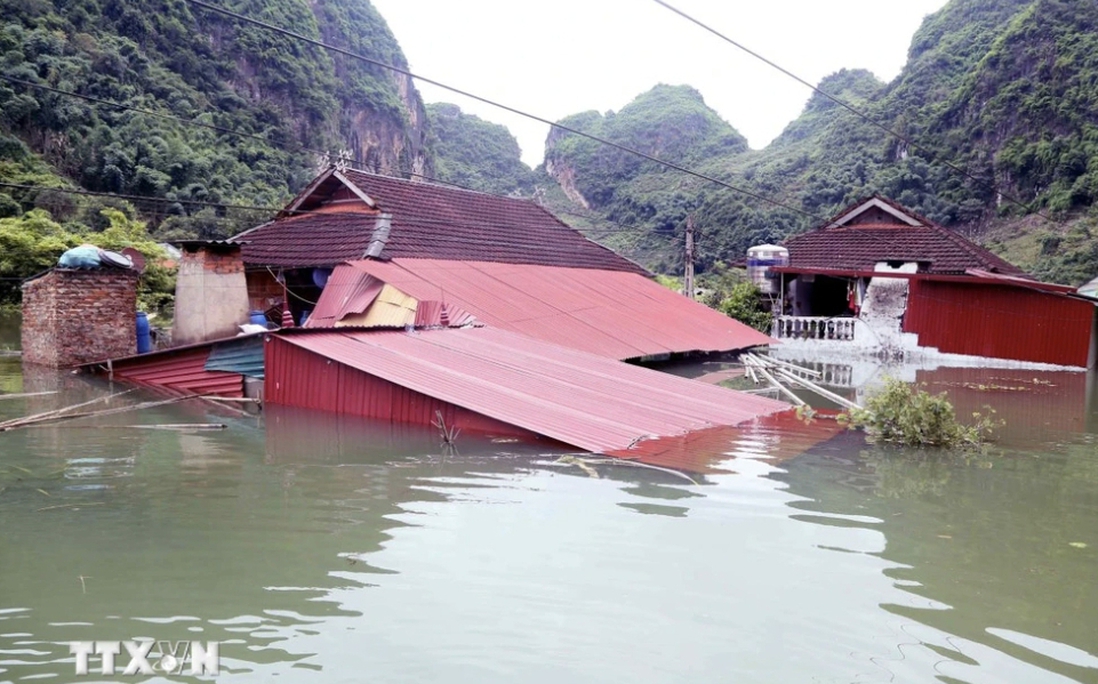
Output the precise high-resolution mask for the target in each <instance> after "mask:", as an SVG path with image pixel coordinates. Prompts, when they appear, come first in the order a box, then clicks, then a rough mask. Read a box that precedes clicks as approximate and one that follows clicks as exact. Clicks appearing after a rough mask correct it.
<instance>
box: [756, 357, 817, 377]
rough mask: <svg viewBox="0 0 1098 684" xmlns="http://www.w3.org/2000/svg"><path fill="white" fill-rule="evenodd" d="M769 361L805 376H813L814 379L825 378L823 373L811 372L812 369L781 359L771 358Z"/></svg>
mask: <svg viewBox="0 0 1098 684" xmlns="http://www.w3.org/2000/svg"><path fill="white" fill-rule="evenodd" d="M768 360H769V361H770V363H772V364H774V365H777V366H784V367H785V368H789V369H792V370H794V371H796V372H798V373H802V374H804V375H811V376H812V377H814V378H822V377H823V373H821V372H820V371H817V370H811V369H808V368H804V367H802V366H798V365H796V364H794V363H789V362H787V361H782V360H780V359H775V358H773V357H771V358H769V359H768Z"/></svg>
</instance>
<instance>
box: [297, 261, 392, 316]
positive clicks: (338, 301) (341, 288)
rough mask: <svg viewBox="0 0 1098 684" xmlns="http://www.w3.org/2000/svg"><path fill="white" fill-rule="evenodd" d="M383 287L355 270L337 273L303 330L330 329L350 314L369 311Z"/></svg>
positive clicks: (325, 287) (340, 269)
mask: <svg viewBox="0 0 1098 684" xmlns="http://www.w3.org/2000/svg"><path fill="white" fill-rule="evenodd" d="M384 286H385V283H383V282H381V281H380V280H377V279H376V278H371V277H369V276H367V277H363V276H362V274H361V273H359V272H357V271H354V270H352V269H349V268H337V269H335V271H333V272H332V274H331V276H329V277H328V284H327V285H325V286H324V296H323V297H321V298H320V300H319V301H317V303H316V308H315V309H313V312H312V313H311V314H309V319H308V320H307V321H305V325H304V326H303V327H306V328H331V327H334V326H335V324H336V323H337V322H338V321H339V320H340V319H342V318H343V317H344V316H347V315H348V314H360V313H362V312H364V311H366V309H367V308H369V306H370V305H371V304H373V302H374V300H375V299H377V296H378V294H379V293H380V292H381V288H382V287H384Z"/></svg>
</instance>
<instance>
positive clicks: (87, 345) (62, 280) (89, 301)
mask: <svg viewBox="0 0 1098 684" xmlns="http://www.w3.org/2000/svg"><path fill="white" fill-rule="evenodd" d="M136 316H137V274H136V273H135V272H133V271H120V270H114V269H103V270H97V271H70V270H63V269H56V270H53V271H51V272H50V273H48V274H47V275H45V276H43V277H41V278H38V279H36V280H32V281H30V282H29V283H25V284H24V285H23V326H22V337H23V341H22V344H23V361H24V362H26V363H34V364H41V365H44V366H55V367H67V366H75V365H78V364H81V363H87V362H89V361H99V360H102V359H109V358H119V357H122V356H131V355H133V354H136V353H137V335H136V325H137V323H136Z"/></svg>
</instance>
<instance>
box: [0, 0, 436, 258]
mask: <svg viewBox="0 0 1098 684" xmlns="http://www.w3.org/2000/svg"><path fill="white" fill-rule="evenodd" d="M219 4H221V5H223V6H224V7H226V8H228V9H231V10H235V11H238V12H241V13H243V14H246V15H249V16H253V17H256V18H258V19H261V20H263V21H267V22H270V23H273V24H276V25H279V26H285V27H289V28H291V29H293V30H294V31H297V32H299V33H303V34H305V35H306V36H309V37H313V38H317V39H322V40H324V41H326V42H329V43H333V44H335V45H337V46H339V47H342V48H345V49H347V50H350V51H353V52H357V53H361V54H364V55H367V56H369V57H372V58H374V59H377V60H381V61H384V62H390V63H394V64H397V65H399V66H405V64H406V61H405V58H404V56H403V54H402V53H401V50H400V47H399V45H398V44H397V42H396V40H395V39H394V37H393V35H392V33H391V32H390V31H389V28H388V26H387V25H386V23H385V21H384V19H382V17H381V16H380V15H379V14H378V13H377V11H376V10H375V9H374V8H373V6H372V5H370V3H369V1H368V0H341V1H339V2H335V1H334V0H310V1H308V2H306V1H305V0H266V1H264V2H258V1H257V0H227V1H226V2H224V3H219ZM0 17H2V19H0V22H2V23H0V64H2V75H3V76H6V77H7V78H6V79H2V78H0V182H7V183H17V184H36V185H37V184H47V185H57V186H64V185H68V186H78V187H81V188H84V189H86V190H90V191H99V192H107V193H122V194H129V195H137V196H141V197H151V198H162V199H167V200H172V201H173V202H166V203H152V202H137V203H136V204H137V209H138V212H137V213H138V214H139V215H140V217H141V218H143V219H146V220H149V221H150V222H151V226H150V227H151V228H152V229H154V230H157V231H159V232H160V233H161V234H170V235H175V236H183V235H198V236H207V237H212V236H219V235H226V234H228V233H230V232H233V231H234V230H236V229H237V228H239V227H241V226H246V225H249V224H253V223H254V222H255V221H256V220H257V216H258V215H257V214H256V212H245V211H242V210H238V211H231V210H224V209H216V210H215V209H210V208H204V207H202V206H201V205H200V204H191V203H190V202H213V203H233V204H245V205H262V206H277V205H280V204H281V203H283V202H284V201H285V200H286V199H287V198H288V197H291V196H292V195H293V194H294V193H296V192H297V191H298V190H300V188H301V187H302V186H303V184H304V183H305V182H307V180H308V179H309V178H310V177H311V176H313V175H314V174H315V172H316V170H317V168H318V167H322V166H325V165H327V163H328V162H329V160H330V157H329V155H331V154H333V153H335V154H339V155H341V156H344V157H346V158H349V159H352V160H354V161H355V162H356V163H357V164H360V165H365V166H368V167H370V168H375V169H378V170H381V171H383V172H391V173H407V172H409V171H415V172H419V173H424V172H429V171H431V170H432V169H431V167H430V158H429V154H428V151H427V148H426V137H427V131H426V113H425V110H424V107H423V104H422V102H421V101H420V98H419V95H418V93H417V92H416V90H415V88H414V87H413V85H412V83H411V81H410V79H407V78H406V77H403V76H395V75H394V74H393V73H392V72H389V71H387V70H383V69H381V68H379V67H376V66H371V65H367V64H364V63H362V62H359V61H355V60H351V59H349V58H346V57H343V56H340V55H333V54H332V53H330V52H328V51H325V50H323V49H321V48H318V47H314V46H310V45H308V44H304V43H302V42H300V41H296V40H293V39H291V38H289V37H284V36H280V35H277V34H274V33H271V32H269V31H265V30H263V29H260V28H257V27H253V26H249V25H246V24H241V23H239V22H238V21H236V20H234V19H231V18H227V17H224V16H221V15H218V14H214V13H212V12H209V11H208V10H204V9H202V8H199V7H197V6H194V5H191V4H189V3H187V2H184V1H183V0H0ZM16 81H22V82H29V83H30V84H33V85H26V84H25V83H20V82H16ZM35 86H44V87H47V88H53V89H55V90H54V91H50V90H45V89H43V88H42V87H35ZM57 91H68V92H72V93H76V94H78V95H82V96H85V98H86V99H79V98H76V97H72V96H70V95H66V94H62V93H60V92H57ZM88 98H95V99H97V100H100V101H109V102H113V103H119V104H122V105H125V106H127V107H130V108H131V109H129V110H127V109H120V108H116V107H111V106H108V105H105V104H103V103H101V102H95V101H92V100H91V99H88ZM135 110H142V111H135ZM173 118H174V119H184V120H187V121H188V122H189V121H194V122H197V123H199V124H203V125H205V126H206V127H205V128H203V127H201V126H198V125H195V124H194V123H180V122H179V121H176V120H173ZM233 132H236V133H239V134H234V133H233ZM0 190H4V189H3V188H0ZM9 198H10V199H9ZM97 203H98V204H102V203H103V202H100V201H98V200H96V201H92V202H90V204H91V205H92V206H91V209H92V210H91V212H90V214H89V212H88V211H87V205H88V204H89V201H86V200H74V199H73V197H72V196H66V195H62V194H59V193H36V192H28V191H23V190H18V189H16V190H10V192H9V193H8V195H7V196H6V197H4V199H2V200H0V215H9V216H11V215H17V214H20V213H22V212H27V211H30V210H32V209H35V208H40V209H47V210H49V211H50V213H51V214H52V216H53V218H54V219H55V220H58V221H62V222H65V221H78V222H81V223H82V225H85V226H86V225H87V223H88V221H89V220H94V217H95V215H96V206H98V204H97ZM107 203H113V202H107ZM127 211H130V212H131V213H132V209H127ZM89 216H90V217H91V219H89Z"/></svg>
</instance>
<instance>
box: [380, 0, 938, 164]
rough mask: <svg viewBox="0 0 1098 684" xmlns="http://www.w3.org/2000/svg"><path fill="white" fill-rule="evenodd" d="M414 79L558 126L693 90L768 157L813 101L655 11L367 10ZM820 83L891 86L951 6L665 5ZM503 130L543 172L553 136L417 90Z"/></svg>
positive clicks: (391, 6)
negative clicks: (911, 51) (914, 41)
mask: <svg viewBox="0 0 1098 684" xmlns="http://www.w3.org/2000/svg"><path fill="white" fill-rule="evenodd" d="M372 2H373V3H374V5H375V6H376V7H377V8H378V9H379V10H380V11H381V13H382V15H384V17H385V19H386V20H387V21H388V22H389V26H390V27H391V28H392V30H393V32H394V33H395V34H396V37H397V40H398V41H399V42H400V45H401V47H402V48H403V49H404V54H405V55H406V56H407V57H408V61H409V63H410V66H411V69H412V71H413V72H416V73H418V74H422V75H423V76H427V77H429V78H432V79H435V80H437V81H441V82H443V83H447V84H449V85H452V86H455V87H458V88H461V89H464V90H467V91H470V92H473V93H476V94H478V95H481V96H483V97H486V98H489V99H493V100H497V101H499V102H502V103H504V104H507V105H510V106H512V107H514V108H516V109H521V110H524V111H527V112H530V113H532V114H537V115H538V116H541V117H543V118H546V119H549V120H553V121H555V120H558V119H560V118H562V117H564V116H567V115H569V114H575V113H576V112H581V111H585V110H589V109H596V110H599V111H601V112H605V111H607V110H618V109H621V108H622V107H623V106H624V105H626V104H628V103H629V101H630V100H632V99H633V98H634V97H636V96H637V95H638V94H640V93H642V92H644V91H646V90H648V89H650V88H651V87H652V86H654V85H656V84H657V83H669V84H674V85H677V84H684V83H685V84H689V85H692V86H694V87H695V88H697V89H698V90H699V91H701V93H702V95H703V96H704V97H705V101H706V102H707V103H708V104H709V106H711V107H713V108H714V109H715V110H717V111H718V112H719V113H720V114H721V116H722V117H724V119H725V120H727V121H728V122H729V123H731V124H732V125H733V126H735V127H736V128H737V129H738V130H739V131H740V132H741V133H743V134H744V135H745V136H746V137H747V139H748V141H749V143H750V144H751V147H753V148H761V147H765V146H766V145H767V143H769V142H770V141H771V140H773V139H774V138H775V137H777V135H778V134H779V133H781V131H782V129H783V128H784V127H785V126H786V124H788V123H789V122H790V121H791V120H792V119H794V118H795V117H796V116H797V115H798V114H799V113H800V111H801V109H802V108H803V107H804V104H805V102H806V101H807V99H808V97H809V95H810V94H811V91H809V90H808V89H807V88H805V87H804V86H802V85H800V84H798V83H796V82H795V81H793V80H791V79H789V78H788V77H786V76H783V75H782V74H780V73H778V72H777V71H774V70H772V69H771V68H769V67H767V66H765V65H763V64H762V63H761V62H758V61H756V60H754V59H753V58H751V57H749V56H747V55H746V54H745V53H743V52H741V51H739V50H737V49H736V48H734V47H733V46H731V45H729V44H727V43H725V42H723V41H721V40H720V39H718V38H717V37H716V36H713V35H712V34H709V33H706V32H705V31H703V30H702V29H700V28H698V27H697V26H695V25H693V24H690V23H689V22H687V21H686V20H684V19H682V18H680V17H678V16H677V15H675V14H673V13H671V12H670V11H668V10H667V9H664V8H663V7H661V6H660V5H658V4H656V3H655V2H653V0H372ZM669 2H670V4H672V5H675V6H676V7H679V8H680V9H682V10H683V11H685V12H687V13H689V14H691V15H693V16H695V17H696V18H698V19H699V20H701V21H703V22H705V23H707V24H709V25H710V26H712V27H713V28H715V29H717V30H719V31H721V32H722V33H724V34H726V35H728V36H729V37H731V38H733V39H734V40H737V41H739V42H741V43H743V44H745V45H746V46H747V47H750V48H752V49H753V50H755V51H756V52H759V53H762V54H763V55H764V56H766V57H768V58H769V59H771V60H773V61H775V62H777V63H778V64H780V65H782V66H784V67H785V68H786V69H789V70H790V71H792V72H793V73H795V74H797V75H799V76H801V77H802V78H804V79H806V80H808V81H810V82H812V83H818V82H819V80H820V79H821V78H823V77H824V76H826V75H828V74H830V73H833V72H835V71H838V70H839V69H842V68H844V67H846V68H864V69H869V70H870V71H872V72H873V73H874V74H876V75H877V77H878V78H880V79H882V80H884V81H889V80H891V79H892V78H894V77H895V76H896V75H897V74H898V73H899V71H900V68H901V67H902V66H903V64H904V61H905V59H906V57H907V48H908V46H909V45H910V43H911V36H912V34H913V33H914V32H915V30H916V29H917V28H918V27H919V24H920V22H921V21H922V19H923V17H925V16H926V15H927V14H930V13H932V12H934V11H936V10H938V9H940V8H941V7H942V6H943V5H945V2H946V0H762V1H759V0H751V1H747V0H669ZM417 86H418V87H419V89H420V93H421V94H422V95H423V98H424V100H425V101H427V102H453V103H454V104H457V105H459V106H461V108H462V109H463V110H464V111H466V112H469V113H473V114H476V115H477V116H480V117H481V118H483V119H487V120H489V121H494V122H497V123H501V124H503V125H505V126H507V127H508V128H509V129H510V130H511V132H512V133H513V134H514V135H515V137H517V138H518V141H519V145H521V146H522V154H523V160H524V161H526V162H527V163H528V164H530V165H531V166H534V165H537V164H539V163H541V161H542V158H543V156H544V145H545V136H546V134H547V133H548V127H547V126H545V125H542V124H539V123H536V122H533V121H530V120H528V119H524V118H522V117H519V116H516V115H513V114H509V113H507V112H504V111H502V110H499V109H496V108H494V107H491V106H489V105H485V104H482V103H479V102H475V101H472V100H468V99H466V98H462V97H461V96H459V95H456V94H454V93H450V92H448V91H446V90H442V89H439V88H436V87H434V86H430V85H427V84H423V83H417Z"/></svg>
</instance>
